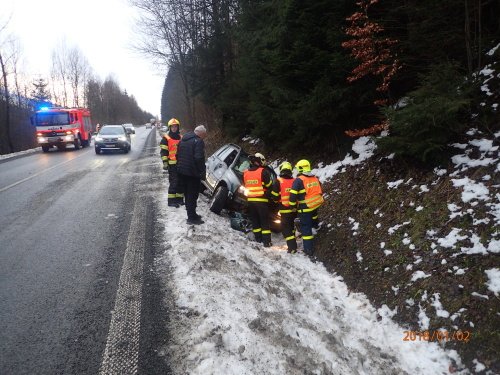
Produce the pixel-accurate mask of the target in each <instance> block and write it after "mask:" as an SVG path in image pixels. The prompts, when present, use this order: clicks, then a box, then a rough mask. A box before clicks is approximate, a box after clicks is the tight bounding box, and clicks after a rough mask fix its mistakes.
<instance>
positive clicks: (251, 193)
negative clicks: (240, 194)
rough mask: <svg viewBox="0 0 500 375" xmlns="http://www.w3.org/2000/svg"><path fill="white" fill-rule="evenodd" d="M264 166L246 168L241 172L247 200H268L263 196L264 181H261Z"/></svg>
mask: <svg viewBox="0 0 500 375" xmlns="http://www.w3.org/2000/svg"><path fill="white" fill-rule="evenodd" d="M263 170H264V168H262V167H259V168H257V169H254V170H251V169H247V170H246V171H245V172H243V183H244V185H245V190H246V196H247V200H248V201H249V202H252V201H253V202H268V199H267V198H265V197H264V195H265V193H266V191H265V190H264V182H263V181H262V171H263Z"/></svg>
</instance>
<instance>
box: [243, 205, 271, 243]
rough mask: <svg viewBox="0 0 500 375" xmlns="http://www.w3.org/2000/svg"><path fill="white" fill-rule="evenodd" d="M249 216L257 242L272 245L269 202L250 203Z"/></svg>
mask: <svg viewBox="0 0 500 375" xmlns="http://www.w3.org/2000/svg"><path fill="white" fill-rule="evenodd" d="M248 214H249V215H250V221H251V222H252V232H253V234H254V235H255V240H256V241H257V242H262V243H264V245H268V244H270V243H271V223H270V221H269V206H268V203H267V202H252V201H249V202H248Z"/></svg>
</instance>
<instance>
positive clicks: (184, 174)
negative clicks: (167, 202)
mask: <svg viewBox="0 0 500 375" xmlns="http://www.w3.org/2000/svg"><path fill="white" fill-rule="evenodd" d="M206 135H207V129H206V128H205V126H203V125H199V126H197V127H196V128H195V129H194V131H192V132H189V133H186V134H185V135H184V136H183V137H182V140H181V142H180V143H179V144H178V147H177V172H178V174H179V185H178V190H179V192H182V193H184V200H185V205H186V211H187V217H188V218H187V223H188V224H194V225H199V224H203V223H204V221H203V220H202V219H201V216H200V215H198V214H197V213H196V206H197V201H198V196H199V194H200V184H201V180H204V179H205V174H206V167H205V142H204V141H203V139H204V138H205V137H206Z"/></svg>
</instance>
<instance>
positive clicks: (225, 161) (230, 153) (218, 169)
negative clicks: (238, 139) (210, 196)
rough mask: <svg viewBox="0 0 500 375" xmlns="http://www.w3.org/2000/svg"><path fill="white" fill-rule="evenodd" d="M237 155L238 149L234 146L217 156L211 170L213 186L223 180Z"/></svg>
mask: <svg viewBox="0 0 500 375" xmlns="http://www.w3.org/2000/svg"><path fill="white" fill-rule="evenodd" d="M237 155H238V149H237V148H236V147H234V146H230V147H228V148H227V149H225V150H224V151H223V152H221V153H220V154H218V155H217V163H216V164H215V165H214V170H213V173H214V180H215V186H217V185H218V183H219V181H220V180H221V179H223V178H224V174H225V173H226V171H227V169H228V168H229V167H230V166H231V164H232V163H233V162H234V159H235V158H236V156H237Z"/></svg>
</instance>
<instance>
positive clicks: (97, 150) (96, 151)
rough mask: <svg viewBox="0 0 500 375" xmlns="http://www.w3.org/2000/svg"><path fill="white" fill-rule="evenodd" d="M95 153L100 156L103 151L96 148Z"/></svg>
mask: <svg viewBox="0 0 500 375" xmlns="http://www.w3.org/2000/svg"><path fill="white" fill-rule="evenodd" d="M95 153H96V154H97V155H99V154H100V153H101V149H100V148H99V147H96V148H95Z"/></svg>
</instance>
